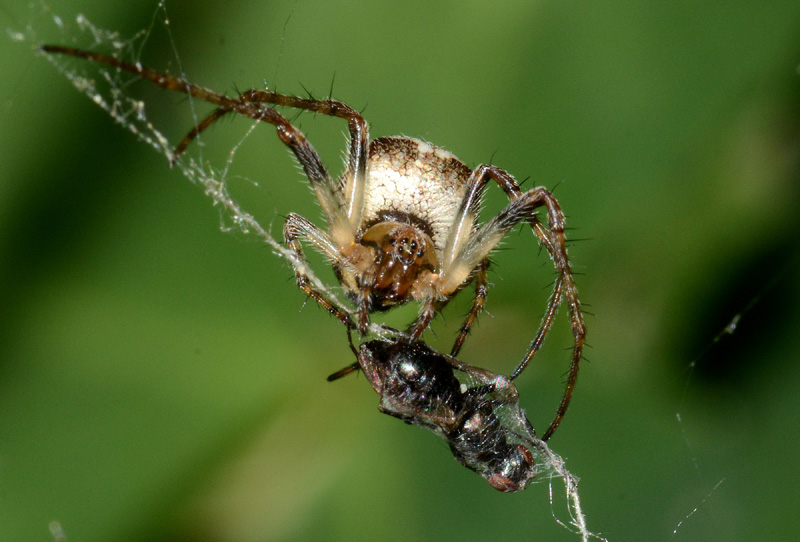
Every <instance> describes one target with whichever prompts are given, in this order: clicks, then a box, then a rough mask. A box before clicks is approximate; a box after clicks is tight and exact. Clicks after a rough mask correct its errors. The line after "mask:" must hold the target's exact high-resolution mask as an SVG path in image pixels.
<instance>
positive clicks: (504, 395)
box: [331, 339, 542, 492]
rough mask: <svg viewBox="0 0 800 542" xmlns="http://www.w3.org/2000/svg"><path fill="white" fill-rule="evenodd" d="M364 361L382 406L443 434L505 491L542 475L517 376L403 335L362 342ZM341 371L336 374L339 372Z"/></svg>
mask: <svg viewBox="0 0 800 542" xmlns="http://www.w3.org/2000/svg"><path fill="white" fill-rule="evenodd" d="M357 356H358V366H359V368H360V369H361V370H362V371H363V372H364V374H365V375H366V377H367V380H368V381H369V383H370V385H371V386H372V388H373V389H374V390H375V391H376V392H377V393H378V395H379V396H380V404H379V406H378V408H379V409H380V411H381V412H384V413H386V414H389V415H390V416H394V417H395V418H400V419H401V420H403V421H405V422H406V423H409V424H413V425H419V426H421V427H425V428H427V429H429V430H431V431H433V432H434V433H436V434H437V435H438V436H440V437H442V438H443V439H444V440H445V441H446V442H447V443H448V445H449V446H450V451H451V452H452V453H453V456H454V457H455V458H456V459H457V460H458V461H459V463H461V464H462V465H464V466H465V467H467V468H468V469H471V470H473V471H475V472H477V473H478V474H480V475H481V476H483V477H484V478H485V479H486V481H487V482H489V484H490V485H491V486H492V487H494V488H495V489H498V490H500V491H504V492H513V491H520V490H522V489H525V487H526V486H527V485H528V484H529V483H530V482H531V480H533V479H534V478H535V477H536V476H537V474H538V473H539V465H538V464H537V461H536V460H535V459H534V458H535V457H536V456H537V455H539V448H540V447H541V442H542V440H540V439H539V438H538V437H537V436H536V433H535V431H534V430H533V427H532V426H531V424H530V422H529V421H528V419H527V418H526V417H525V414H524V412H523V411H522V409H521V408H520V406H519V395H518V394H517V389H516V387H515V386H514V384H513V383H512V381H511V380H510V379H509V378H507V377H504V376H502V375H498V374H496V373H492V372H490V371H487V370H485V369H480V368H478V367H473V366H471V365H467V364H466V363H462V362H461V361H459V360H457V359H456V358H454V357H452V356H446V355H444V354H441V353H439V352H437V351H435V350H433V349H432V348H430V347H429V346H427V345H426V344H424V343H422V342H420V341H417V342H409V341H408V340H405V339H399V340H392V341H380V340H373V341H369V342H366V343H363V344H362V345H361V346H360V348H359V350H358V352H357ZM337 376H338V375H331V377H332V378H336V377H337Z"/></svg>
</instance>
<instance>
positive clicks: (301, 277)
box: [283, 213, 355, 329]
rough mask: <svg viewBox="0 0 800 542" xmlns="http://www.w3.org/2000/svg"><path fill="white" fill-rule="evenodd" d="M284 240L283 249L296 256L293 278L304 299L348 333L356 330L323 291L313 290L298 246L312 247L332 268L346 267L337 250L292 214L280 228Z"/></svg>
mask: <svg viewBox="0 0 800 542" xmlns="http://www.w3.org/2000/svg"><path fill="white" fill-rule="evenodd" d="M283 238H284V241H285V242H286V245H287V246H288V247H289V248H290V249H291V250H292V252H294V254H295V256H296V260H294V261H292V265H293V267H294V271H295V276H296V277H297V286H298V287H299V288H300V289H301V290H303V291H304V292H305V293H306V295H307V296H309V297H311V298H313V299H314V301H316V302H317V303H318V304H319V305H320V306H322V308H324V309H325V310H326V311H328V312H329V313H331V314H332V315H334V316H335V317H336V318H338V319H339V320H340V321H341V322H342V323H343V324H344V325H345V326H346V327H347V328H348V329H350V328H352V327H355V326H354V324H353V321H352V319H351V318H350V315H349V313H348V311H347V309H345V308H344V307H341V306H340V305H338V304H337V303H335V302H334V301H331V300H330V299H329V298H328V297H327V296H326V295H325V294H324V293H323V292H322V291H320V290H318V289H317V288H315V287H314V285H313V284H311V281H310V280H309V278H308V276H307V275H306V273H305V272H304V268H305V267H307V266H308V262H307V261H306V259H305V256H304V255H303V248H302V246H301V244H300V239H301V238H303V239H305V240H306V241H308V242H310V243H311V244H312V245H314V247H315V248H317V249H318V250H319V251H320V252H322V253H323V254H324V255H325V256H326V257H327V258H328V259H329V260H331V262H332V263H334V265H337V266H344V265H347V264H346V262H345V261H344V260H343V259H342V258H341V255H340V253H339V250H338V249H337V247H336V245H335V244H334V243H333V241H332V240H331V239H330V237H328V235H327V234H326V233H325V232H324V231H322V230H320V229H319V228H318V227H317V226H315V225H314V224H312V223H311V222H310V221H309V220H307V219H306V218H304V217H302V216H300V215H298V214H295V213H289V216H288V217H287V218H286V223H285V224H284V226H283Z"/></svg>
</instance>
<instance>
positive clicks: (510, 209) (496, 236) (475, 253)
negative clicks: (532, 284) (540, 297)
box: [439, 187, 586, 440]
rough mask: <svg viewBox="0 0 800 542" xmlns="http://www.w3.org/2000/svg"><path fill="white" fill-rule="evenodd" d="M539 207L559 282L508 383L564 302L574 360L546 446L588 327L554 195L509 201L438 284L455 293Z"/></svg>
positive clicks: (542, 192) (536, 193)
mask: <svg viewBox="0 0 800 542" xmlns="http://www.w3.org/2000/svg"><path fill="white" fill-rule="evenodd" d="M468 203H469V202H468V201H466V200H465V206H466V205H467V204H468ZM542 206H544V207H546V208H547V216H548V226H549V231H547V230H544V231H543V232H542V235H544V239H545V240H544V242H543V243H542V244H543V245H544V246H545V248H547V250H548V252H549V253H550V256H551V258H552V259H553V262H554V264H555V267H556V270H557V272H558V277H557V279H556V282H555V287H554V290H553V295H552V296H551V297H550V301H549V302H548V308H547V311H546V313H545V316H544V319H543V321H542V324H541V325H540V328H539V331H538V332H537V334H536V337H535V338H534V340H533V342H532V343H531V345H530V347H529V348H528V352H527V353H526V355H525V357H524V358H523V360H522V361H521V362H520V364H519V365H518V366H517V368H516V369H515V370H514V372H513V373H512V375H511V378H512V379H513V378H516V377H517V376H519V374H520V373H521V372H522V371H523V370H524V369H525V367H526V366H527V365H528V363H530V361H531V359H532V358H533V356H534V355H535V354H536V352H537V351H538V349H539V348H540V346H541V344H542V341H543V340H544V337H545V335H546V334H547V332H548V331H549V329H550V327H551V326H552V323H553V320H554V319H555V315H556V311H557V309H558V306H559V305H560V304H561V302H562V300H563V299H566V301H567V305H568V307H569V313H570V319H571V324H572V333H573V337H574V343H573V349H572V359H571V363H570V369H569V373H568V376H567V384H566V387H565V390H564V394H563V396H562V399H561V403H560V405H559V408H558V410H557V413H556V417H555V418H554V419H553V421H552V422H551V424H550V427H549V428H548V430H547V431H546V432H545V433H544V436H543V437H542V440H547V439H548V438H549V437H550V436H551V435H552V434H553V432H554V431H555V430H556V428H557V427H558V425H559V423H560V422H561V419H562V418H563V417H564V413H565V412H566V410H567V407H568V406H569V402H570V400H571V398H572V392H573V390H574V388H575V382H576V380H577V377H578V367H579V364H580V359H581V355H582V352H583V344H584V342H585V336H586V327H585V325H584V322H583V314H582V313H581V306H580V301H579V299H578V290H577V288H576V286H575V281H574V279H573V276H572V269H571V266H570V262H569V257H568V256H567V248H566V238H565V235H564V214H563V213H562V211H561V208H560V207H559V205H558V202H557V201H556V199H555V198H554V197H553V196H552V194H550V192H548V191H547V190H546V189H544V188H541V187H538V188H533V189H531V190H529V191H527V192H525V193H524V194H522V195H520V196H519V197H518V198H516V199H515V200H513V201H512V202H511V203H510V204H509V205H508V206H507V207H506V208H505V209H503V210H502V211H500V213H498V215H497V216H495V217H494V218H493V219H492V220H490V221H489V222H487V223H486V224H484V225H483V226H482V227H481V228H480V229H478V231H477V232H475V233H474V234H473V235H472V236H471V237H469V238H468V239H467V240H466V241H464V242H463V243H461V244H462V247H463V248H462V249H461V250H460V251H459V253H458V254H457V255H456V256H455V257H454V258H453V259H452V260H451V262H450V267H449V268H448V269H447V272H446V273H445V272H443V273H442V277H441V278H442V282H441V283H440V285H439V290H440V292H442V293H445V292H450V291H453V290H455V289H456V288H458V286H459V285H460V284H461V283H462V282H463V281H464V280H466V279H467V278H468V276H469V274H470V272H471V270H472V269H474V267H475V266H477V265H478V264H479V263H480V262H481V261H482V260H483V259H484V258H486V257H487V256H488V254H489V252H491V250H492V249H494V248H495V246H497V244H498V243H499V242H500V241H501V240H502V239H503V237H505V235H506V234H507V233H508V232H509V231H511V230H512V229H513V228H514V227H515V226H516V225H517V224H518V223H519V222H521V221H522V220H528V221H529V222H530V217H532V216H533V213H534V212H535V211H536V209H537V208H539V207H542ZM533 227H534V231H538V227H537V225H536V224H534V225H533ZM545 234H546V235H545ZM538 235H539V233H537V236H538ZM448 274H449V276H448Z"/></svg>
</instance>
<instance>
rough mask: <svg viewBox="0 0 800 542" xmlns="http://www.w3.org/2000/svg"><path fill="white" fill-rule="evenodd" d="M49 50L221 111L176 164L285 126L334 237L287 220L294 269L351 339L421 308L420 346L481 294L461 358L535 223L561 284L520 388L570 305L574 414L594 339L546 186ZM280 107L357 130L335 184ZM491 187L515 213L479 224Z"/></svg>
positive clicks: (401, 141) (125, 66)
mask: <svg viewBox="0 0 800 542" xmlns="http://www.w3.org/2000/svg"><path fill="white" fill-rule="evenodd" d="M40 50H41V51H43V52H45V53H50V54H64V55H69V56H72V57H77V58H82V59H85V60H89V61H93V62H98V63H101V64H105V65H108V66H111V67H114V68H117V69H119V70H122V71H126V72H129V73H132V74H134V75H136V76H138V77H140V78H142V79H146V80H149V81H151V82H153V83H154V84H156V85H158V86H160V87H162V88H165V89H168V90H174V91H178V92H183V93H186V94H188V95H190V96H192V97H194V98H197V99H200V100H204V101H206V102H209V103H211V104H214V105H215V106H217V108H216V109H215V110H214V111H213V112H212V113H211V114H210V115H208V116H207V117H206V118H204V119H203V120H201V121H200V122H199V123H198V124H197V125H196V126H195V127H194V128H193V129H192V130H191V131H190V132H189V134H188V135H187V136H186V137H185V138H184V139H183V140H182V141H181V142H180V143H179V144H178V146H177V147H176V148H175V151H174V155H173V161H174V160H175V159H177V157H178V156H179V155H180V154H181V153H182V152H183V151H184V150H185V149H186V148H187V146H188V145H189V144H190V143H191V142H192V141H193V140H194V139H195V138H196V137H197V136H198V135H199V134H200V133H202V132H203V131H204V130H205V129H207V128H208V127H209V126H211V125H212V124H213V123H214V122H215V121H217V120H218V119H219V118H221V117H222V116H224V115H226V114H228V113H238V114H240V115H244V116H246V117H249V118H251V119H254V120H256V121H263V122H266V123H269V124H272V125H273V126H275V128H276V130H277V135H278V138H279V139H280V140H281V141H282V142H283V143H284V144H285V145H286V146H287V147H288V148H289V149H290V150H291V151H292V152H293V153H294V155H295V157H296V158H297V160H298V162H299V163H300V165H301V167H302V168H303V170H304V172H305V174H306V176H307V177H308V180H309V182H310V184H311V187H312V189H313V190H314V192H315V194H316V196H317V199H318V200H319V203H320V206H321V207H322V211H323V214H324V216H325V219H326V220H327V223H328V231H325V230H323V229H321V228H319V227H318V226H316V225H314V224H313V223H312V222H311V221H309V220H307V219H306V218H304V217H302V216H300V215H297V214H295V213H290V214H289V215H288V217H287V219H286V223H285V226H284V240H285V242H286V244H287V246H288V247H289V248H290V249H291V251H292V252H293V253H294V255H295V256H296V261H293V262H292V263H293V265H294V268H295V274H296V279H297V284H298V286H299V287H300V288H301V289H302V290H303V291H304V292H305V293H306V294H307V295H308V296H310V297H311V298H313V299H314V300H315V301H316V302H317V303H318V304H319V305H321V306H322V307H324V308H325V309H326V310H327V311H328V312H330V313H331V314H333V315H334V316H336V317H337V318H338V319H339V320H341V321H342V322H343V323H344V324H345V325H346V326H347V328H348V330H349V329H352V328H355V329H357V330H358V331H359V333H360V334H361V335H364V334H365V333H366V330H367V326H368V324H369V315H370V314H371V313H373V312H378V311H386V310H388V309H391V308H392V307H395V306H398V305H401V304H404V303H407V302H409V301H411V300H415V301H418V302H419V303H420V310H419V314H418V316H417V318H416V320H415V321H414V322H413V323H412V324H411V325H410V327H409V330H408V335H409V337H410V339H411V340H417V339H419V338H420V337H421V335H422V333H423V331H424V330H425V329H426V328H427V327H428V325H429V324H430V322H431V321H432V319H433V318H434V316H435V315H436V314H438V313H439V312H440V311H441V310H442V309H443V308H444V307H445V306H446V305H447V303H448V302H449V301H450V300H451V299H452V298H453V297H454V296H455V295H456V294H457V293H459V292H460V291H461V290H463V289H464V288H465V287H466V286H467V285H469V284H470V283H474V285H475V294H474V298H473V301H472V305H471V308H470V310H469V312H468V313H467V315H466V317H465V320H464V322H463V324H462V326H461V328H460V329H459V333H458V335H457V337H456V340H455V343H454V344H453V347H452V350H451V355H453V356H455V355H457V354H458V352H459V351H460V349H461V346H462V344H463V342H464V340H465V338H466V336H467V334H468V333H469V331H470V329H471V327H472V325H473V324H474V322H475V319H476V318H477V315H478V314H479V313H480V312H481V310H482V309H483V306H484V303H485V301H486V296H487V291H488V284H487V268H488V266H489V259H488V256H489V253H490V252H491V251H492V250H493V249H494V248H495V247H496V246H497V245H498V243H499V242H500V241H501V240H502V239H503V238H504V237H505V236H506V234H508V233H509V232H510V231H511V230H512V229H513V228H514V227H515V226H516V225H518V224H519V223H521V222H523V221H525V222H527V223H528V224H529V225H530V227H531V229H532V231H533V233H534V234H535V235H536V237H537V239H538V242H539V244H540V245H541V246H542V247H544V249H545V250H546V251H547V252H548V254H549V255H550V258H551V259H552V261H553V263H554V266H555V269H556V278H555V281H554V283H553V292H552V295H551V296H550V299H549V301H548V304H547V308H546V310H545V313H544V316H543V319H542V322H541V324H540V326H539V329H538V331H537V333H536V335H535V337H534V339H533V341H532V342H531V344H530V346H529V348H528V351H527V353H526V355H525V356H524V357H523V359H522V361H521V362H520V363H519V365H518V366H517V367H516V369H515V370H514V371H513V373H512V374H511V378H512V379H513V378H516V377H517V376H518V375H519V374H520V373H521V372H522V370H523V369H524V368H525V367H526V366H527V365H528V363H529V362H530V360H531V359H532V358H533V356H534V354H535V353H536V352H537V351H538V350H539V348H540V347H541V344H542V342H543V341H544V338H545V336H546V335H547V332H548V331H549V329H550V328H551V326H552V323H553V321H554V319H555V315H556V312H557V309H558V307H559V305H560V304H561V302H562V301H563V300H564V299H566V303H567V305H568V307H569V313H570V320H571V326H572V333H573V337H574V342H573V348H572V359H571V365H570V370H569V376H568V378H567V387H566V391H565V393H564V396H563V399H562V402H563V405H564V406H565V407H566V405H567V404H568V403H569V400H570V397H571V394H572V389H573V387H574V385H575V380H576V378H577V372H578V364H579V362H580V358H581V352H582V349H583V344H584V337H585V333H586V331H585V326H584V322H583V315H582V313H581V307H580V301H579V299H578V292H577V289H576V287H575V283H574V280H573V275H572V271H571V267H570V261H569V258H568V256H567V245H566V238H565V234H564V222H565V220H564V214H563V213H562V211H561V208H560V206H559V204H558V201H556V199H555V198H554V197H553V195H552V194H551V193H550V192H549V191H548V190H547V189H545V188H543V187H536V188H532V189H530V190H528V191H527V192H522V190H521V189H520V187H519V185H518V184H517V182H516V181H515V180H514V178H513V177H512V176H511V175H510V174H509V173H507V172H505V171H504V170H502V169H500V168H498V167H496V166H493V165H487V164H484V165H480V166H478V167H477V168H475V169H470V168H469V167H468V166H467V165H466V164H464V163H463V162H462V161H460V160H459V159H458V158H456V157H455V156H454V155H453V154H451V153H449V152H448V151H445V150H443V149H442V148H439V147H436V146H434V145H432V144H429V143H426V142H423V141H420V140H418V139H413V138H409V137H379V138H376V139H372V140H370V138H369V126H368V124H367V122H366V120H365V119H364V118H363V117H362V116H361V115H360V114H359V113H358V112H357V111H356V110H354V109H353V108H352V107H350V106H349V105H347V104H345V103H342V102H340V101H337V100H333V99H327V100H317V99H314V98H311V97H309V98H300V97H295V96H289V95H285V94H279V93H277V92H271V91H269V90H256V89H252V90H248V91H247V92H244V93H242V94H239V95H238V96H236V97H229V96H227V95H224V94H220V93H217V92H214V91H212V90H209V89H207V88H204V87H201V86H198V85H196V84H194V83H191V82H188V81H185V80H183V79H180V78H177V77H173V76H170V75H167V74H164V73H160V72H157V71H155V70H152V69H149V68H145V67H142V66H140V65H138V64H132V63H128V62H125V61H123V60H120V59H118V58H115V57H113V56H110V55H105V54H102V53H96V52H92V51H86V50H80V49H75V48H72V47H64V46H58V45H44V46H42V47H41V48H40ZM275 106H280V107H288V108H295V109H299V110H302V111H311V112H314V113H319V114H323V115H327V116H331V117H337V118H340V119H343V120H346V121H347V125H348V130H349V148H348V152H347V157H346V167H345V170H344V172H343V174H342V175H341V177H340V178H339V179H334V178H333V177H332V176H331V175H330V174H329V173H328V170H327V168H326V167H325V165H324V164H323V163H322V160H321V158H320V157H319V155H318V154H317V152H316V150H315V149H314V147H313V146H312V145H311V143H310V142H309V141H308V140H307V139H306V137H305V136H304V135H303V134H302V132H300V130H298V129H297V128H296V127H294V126H293V125H292V124H291V123H290V122H289V121H288V120H287V119H286V118H285V117H284V116H283V115H282V114H281V113H279V112H278V111H277V110H276V109H275ZM491 181H493V182H495V183H497V184H498V185H499V186H500V188H501V189H502V190H503V191H504V192H505V194H506V196H507V197H508V199H509V200H510V202H509V203H508V205H507V206H506V207H505V208H504V209H502V210H501V211H500V212H499V213H498V214H497V215H496V216H494V217H493V218H491V219H490V220H489V221H487V222H485V223H484V224H482V225H478V224H477V218H478V212H479V209H480V206H481V201H482V198H483V194H484V191H485V189H486V186H487V184H489V183H490V182H491ZM540 207H544V208H545V209H546V211H547V226H546V227H545V225H544V224H543V223H542V222H540V221H539V219H538V217H537V214H536V211H537V209H539V208H540ZM301 242H306V243H309V244H311V245H312V246H313V247H314V248H316V249H317V250H319V251H320V252H321V253H322V254H323V255H324V256H325V257H326V258H327V259H328V260H329V261H330V262H331V264H332V265H333V269H334V271H335V274H336V276H337V278H338V279H339V281H340V283H341V285H342V287H343V288H344V290H345V292H346V294H347V296H348V297H349V298H350V299H351V300H352V301H353V302H354V304H355V307H356V311H355V322H354V321H353V319H352V318H351V312H350V311H349V310H348V309H347V308H346V307H342V306H340V305H338V304H337V303H335V302H334V301H332V300H330V299H329V298H328V297H327V296H326V295H325V293H324V292H322V291H320V290H319V289H318V288H315V286H314V285H313V284H312V282H311V281H310V280H309V278H308V277H307V276H306V274H305V272H304V269H306V268H307V266H306V263H305V257H304V255H303V249H302V246H301Z"/></svg>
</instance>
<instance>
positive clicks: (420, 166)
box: [360, 137, 472, 261]
mask: <svg viewBox="0 0 800 542" xmlns="http://www.w3.org/2000/svg"><path fill="white" fill-rule="evenodd" d="M471 173H472V171H471V170H470V169H469V168H468V167H467V166H466V164H464V163H463V162H462V161H461V160H459V159H458V158H456V157H455V156H454V155H453V154H451V153H450V152H448V151H446V150H444V149H441V148H439V147H435V146H433V145H431V144H429V143H425V142H424V141H420V140H419V139H413V138H410V137H380V138H376V139H374V140H373V141H372V142H371V144H370V147H369V160H368V162H367V176H366V188H365V190H364V209H363V214H362V219H361V228H360V229H362V230H364V229H366V228H368V227H369V226H371V225H372V224H375V223H377V222H381V221H384V220H386V219H387V217H394V218H395V219H401V218H405V219H407V220H410V221H411V222H412V223H413V224H414V225H416V226H417V227H419V228H421V229H422V230H423V231H424V232H425V233H426V234H427V235H429V236H430V238H431V240H432V241H433V244H434V247H435V250H436V256H437V260H439V261H441V260H442V254H443V252H444V248H445V243H446V242H447V236H448V234H449V232H450V229H451V228H452V227H453V224H454V222H455V220H456V215H457V213H458V210H459V207H460V206H461V203H462V202H463V200H464V195H465V192H466V189H467V181H468V180H469V177H470V175H471Z"/></svg>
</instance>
